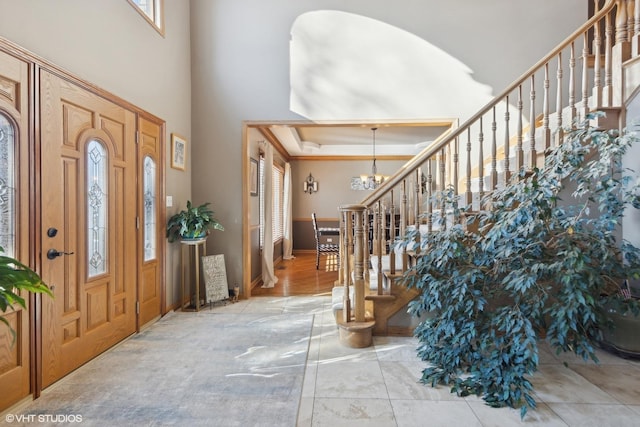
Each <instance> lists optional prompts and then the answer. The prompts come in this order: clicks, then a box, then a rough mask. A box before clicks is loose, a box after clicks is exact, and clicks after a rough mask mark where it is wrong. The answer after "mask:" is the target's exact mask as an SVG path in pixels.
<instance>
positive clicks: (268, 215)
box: [262, 144, 278, 288]
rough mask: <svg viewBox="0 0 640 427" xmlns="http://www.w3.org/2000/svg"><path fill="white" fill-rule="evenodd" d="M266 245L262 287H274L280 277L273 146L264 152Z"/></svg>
mask: <svg viewBox="0 0 640 427" xmlns="http://www.w3.org/2000/svg"><path fill="white" fill-rule="evenodd" d="M262 203H264V224H262V227H264V231H263V232H264V242H263V243H264V246H263V248H262V287H263V288H273V287H274V286H275V285H276V283H278V278H277V277H276V275H275V273H274V268H273V148H271V145H270V144H267V145H266V147H265V153H264V200H263V201H262Z"/></svg>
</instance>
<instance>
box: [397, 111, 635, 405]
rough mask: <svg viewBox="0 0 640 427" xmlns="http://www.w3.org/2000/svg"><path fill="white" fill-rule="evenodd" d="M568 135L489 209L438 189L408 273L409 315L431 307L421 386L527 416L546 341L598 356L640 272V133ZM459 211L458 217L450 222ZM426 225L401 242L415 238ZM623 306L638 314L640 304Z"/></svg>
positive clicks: (585, 129)
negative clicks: (624, 225)
mask: <svg viewBox="0 0 640 427" xmlns="http://www.w3.org/2000/svg"><path fill="white" fill-rule="evenodd" d="M589 118H592V117H589ZM564 139H565V140H564V142H563V143H562V144H561V145H560V146H558V147H557V148H555V149H554V150H552V151H550V152H549V153H548V155H547V157H546V161H545V165H544V167H542V168H540V169H538V168H536V169H534V170H533V171H529V172H527V173H525V172H524V171H521V172H520V173H519V174H518V175H517V176H516V177H514V178H513V179H512V180H511V181H510V182H508V183H506V184H505V186H504V187H503V188H501V189H497V190H495V191H493V192H492V193H491V194H489V195H487V196H486V197H485V198H484V200H483V203H482V206H484V207H486V209H484V210H480V211H479V212H475V213H474V212H465V209H464V208H461V207H459V206H458V199H457V197H456V195H455V194H454V193H453V191H451V190H450V191H448V192H444V193H443V194H439V195H438V197H440V199H439V200H438V201H437V205H438V206H444V209H445V210H444V212H446V213H447V215H440V219H441V221H442V224H441V227H440V229H439V230H438V231H434V232H433V233H430V234H429V235H427V236H425V237H423V238H421V239H420V256H419V257H417V259H416V263H415V265H414V266H413V267H412V268H411V269H410V270H409V272H408V274H407V275H406V283H407V286H409V287H414V288H417V289H419V290H420V291H421V294H420V295H419V296H418V298H417V299H416V300H414V301H413V302H412V303H411V304H410V306H409V310H410V312H412V313H413V314H416V315H421V314H425V313H429V314H430V317H429V318H428V319H427V320H425V321H424V322H422V323H421V324H420V325H419V326H418V327H417V328H416V330H415V335H416V336H417V337H418V339H419V341H420V347H419V348H418V356H419V357H421V358H422V359H423V360H424V361H426V362H428V363H429V365H430V366H429V367H428V368H426V369H424V370H423V375H422V382H424V383H428V384H432V385H436V384H445V385H449V386H451V390H452V392H457V393H458V394H460V395H462V396H466V395H469V394H477V395H479V396H481V397H482V398H483V399H484V400H485V401H486V402H487V404H488V405H490V406H495V407H500V406H510V407H519V408H520V409H521V416H522V417H524V415H525V414H526V412H527V408H528V407H531V408H535V406H536V404H535V400H534V399H533V396H532V394H533V393H532V390H533V385H532V383H531V382H530V380H529V377H530V375H532V374H533V373H534V372H535V371H536V370H537V367H538V342H539V341H540V340H546V341H547V342H548V344H549V345H550V346H551V347H552V348H553V349H555V350H556V351H557V352H563V351H565V352H566V351H570V352H574V353H575V354H577V355H578V356H581V357H582V358H584V359H588V358H591V359H593V360H594V361H597V358H596V356H595V346H596V345H598V343H599V340H600V338H599V337H600V336H601V334H602V330H603V329H604V328H606V327H609V326H610V325H611V324H612V321H611V316H610V313H609V312H608V310H609V307H610V304H611V303H612V302H614V301H617V300H619V299H620V297H619V292H618V290H619V286H620V284H621V283H623V282H624V280H625V279H638V278H640V249H638V248H637V247H635V246H634V245H632V244H630V243H629V242H626V241H622V242H621V241H620V238H619V237H620V224H621V220H622V217H623V215H624V212H625V209H626V208H628V207H633V208H639V207H640V203H639V200H638V194H640V183H639V182H635V184H633V182H632V181H633V180H632V178H631V176H630V175H629V174H628V173H624V171H623V168H622V157H623V155H624V153H625V152H626V150H627V148H628V147H629V146H631V144H638V143H639V140H638V138H637V137H636V136H635V135H634V133H632V132H628V133H625V134H623V135H622V136H619V135H617V133H616V132H614V131H609V132H604V131H599V130H596V129H593V128H591V127H589V122H588V121H585V122H584V123H582V124H580V125H578V126H577V127H576V129H575V130H573V131H570V130H567V133H566V134H565V138H564ZM452 216H453V217H456V218H457V219H458V221H454V223H455V225H453V226H451V225H446V224H445V222H444V221H445V220H447V219H448V220H449V221H450V220H451V217H452ZM447 217H449V218H447ZM463 218H467V221H469V220H471V221H474V222H475V224H474V225H477V227H466V226H465V225H464V224H463V223H462V222H463V221H462V219H463ZM469 218H471V219H469ZM417 233H418V231H416V230H412V231H410V232H408V233H407V236H405V238H404V239H403V241H402V242H400V244H404V245H407V246H408V245H410V244H412V243H413V242H415V241H416V238H417V237H418V236H416V234H417ZM624 304H625V305H626V306H628V307H629V308H630V310H631V312H636V313H637V311H638V309H637V307H638V305H637V301H635V300H634V299H626V300H625V301H624ZM613 330H614V331H615V328H614V329H613ZM619 331H620V329H619Z"/></svg>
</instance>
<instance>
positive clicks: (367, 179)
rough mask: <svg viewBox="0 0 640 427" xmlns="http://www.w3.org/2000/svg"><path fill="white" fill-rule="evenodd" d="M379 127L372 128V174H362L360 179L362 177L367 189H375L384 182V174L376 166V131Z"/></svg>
mask: <svg viewBox="0 0 640 427" xmlns="http://www.w3.org/2000/svg"><path fill="white" fill-rule="evenodd" d="M377 130H378V128H371V131H372V132H373V164H372V165H371V174H370V175H364V174H363V175H360V179H362V185H363V187H364V189H365V190H375V189H376V188H378V187H380V185H381V184H382V183H383V182H384V176H382V175H379V174H378V169H377V167H376V131H377Z"/></svg>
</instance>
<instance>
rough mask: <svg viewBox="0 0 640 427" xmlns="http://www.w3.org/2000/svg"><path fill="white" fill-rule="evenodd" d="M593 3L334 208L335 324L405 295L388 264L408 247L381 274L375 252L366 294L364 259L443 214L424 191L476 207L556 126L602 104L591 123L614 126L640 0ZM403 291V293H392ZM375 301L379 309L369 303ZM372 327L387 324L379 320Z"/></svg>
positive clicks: (344, 324) (551, 143)
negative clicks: (515, 70) (498, 89)
mask: <svg viewBox="0 0 640 427" xmlns="http://www.w3.org/2000/svg"><path fill="white" fill-rule="evenodd" d="M594 2H595V14H594V16H593V17H592V18H591V19H589V20H588V21H587V22H586V23H585V24H584V25H582V26H581V27H580V28H578V29H577V30H576V31H575V32H574V33H572V34H571V35H570V36H569V37H567V38H566V39H565V40H564V41H563V42H562V43H560V44H559V45H558V46H557V47H556V48H555V49H553V50H552V51H551V52H550V53H549V54H548V55H546V56H545V57H544V58H542V59H541V60H540V61H538V62H537V63H536V64H535V65H534V66H532V67H531V68H530V69H529V70H527V71H526V72H525V73H524V74H523V75H522V76H521V77H520V78H518V79H517V80H516V81H514V82H513V83H512V84H511V85H510V86H509V87H507V88H506V89H505V90H504V91H503V92H502V93H500V94H499V95H498V96H496V97H495V98H494V99H493V100H492V101H491V102H489V103H488V104H487V105H485V106H484V107H483V108H481V109H480V110H479V111H478V112H477V113H476V114H475V115H473V116H472V117H471V118H469V119H468V120H466V121H465V122H464V123H463V124H462V125H460V126H459V127H457V128H452V129H450V130H449V131H447V132H446V133H445V134H443V135H442V136H440V137H439V138H438V139H437V140H436V141H435V142H433V143H432V144H431V145H430V146H428V147H427V148H425V149H424V150H423V151H422V152H420V153H419V154H418V155H417V156H415V157H414V158H413V159H411V160H410V161H409V162H407V163H406V164H405V165H404V166H403V167H402V168H401V169H400V170H398V171H397V172H396V173H395V174H394V175H393V176H391V177H390V178H389V179H388V180H387V181H385V182H384V183H383V184H382V185H381V186H380V187H379V188H378V189H376V190H375V191H374V192H372V193H371V194H370V195H369V196H368V197H366V198H365V199H364V200H363V201H362V202H361V204H359V205H348V206H342V207H341V208H340V212H341V225H340V227H341V239H340V259H341V266H340V275H339V283H340V286H344V287H345V291H344V301H343V307H344V309H343V310H342V313H341V318H340V319H339V322H338V323H339V326H340V327H341V328H348V329H349V330H352V329H353V328H354V327H355V326H356V325H357V324H361V325H365V324H367V325H369V324H370V323H371V322H372V321H374V320H375V322H380V321H383V319H379V318H378V317H377V316H376V311H378V312H384V313H385V315H384V316H385V319H386V318H388V317H389V313H390V312H392V311H393V310H396V311H397V310H400V309H402V308H403V307H404V306H406V303H407V301H405V300H406V298H407V293H406V292H400V291H399V290H398V286H402V280H399V276H400V275H399V274H398V272H396V271H394V270H395V265H396V263H395V260H394V258H395V257H396V256H401V257H402V269H400V270H401V272H402V271H405V270H406V269H407V266H408V265H409V264H410V263H411V255H412V254H411V253H407V251H406V249H405V250H404V251H403V252H401V253H398V254H396V253H395V251H393V250H392V251H389V254H388V255H387V256H388V257H389V265H390V268H389V270H390V271H388V272H384V271H381V267H382V266H381V262H380V260H381V256H378V257H377V262H378V263H380V264H379V268H378V273H377V283H378V286H377V289H376V290H375V293H374V294H375V295H377V296H378V298H376V297H371V296H369V295H371V293H372V292H374V291H372V290H369V289H368V286H366V285H367V283H369V281H370V280H371V278H370V277H369V274H370V273H369V268H368V267H369V264H370V257H371V254H374V255H382V254H385V253H387V251H388V249H387V248H388V246H389V243H390V242H389V240H391V243H392V241H393V240H394V238H395V237H397V236H403V235H404V234H405V232H406V231H407V230H408V229H409V228H414V229H419V230H421V233H418V235H420V234H422V235H423V236H424V235H425V234H426V233H429V232H431V231H433V230H435V229H436V227H437V224H438V221H436V219H437V218H438V217H440V216H442V215H446V212H443V211H442V205H440V203H439V202H438V201H436V200H433V197H432V196H434V195H435V194H437V193H438V192H439V191H443V190H445V189H446V188H451V189H452V190H453V192H454V194H456V195H457V196H458V198H459V202H460V204H461V205H465V206H467V207H470V209H471V210H479V209H483V208H484V207H483V206H481V200H482V198H483V196H484V195H485V194H487V193H489V192H491V191H492V190H494V189H496V188H499V187H500V186H502V185H504V183H505V182H507V181H508V180H509V179H510V177H511V176H512V175H513V174H515V173H517V172H519V171H520V170H521V169H523V168H524V169H525V170H526V169H529V170H530V169H533V168H535V167H536V166H538V165H542V162H543V161H544V153H545V151H546V150H548V149H550V148H552V147H555V146H557V145H558V144H559V143H560V142H561V141H562V135H563V130H562V129H563V128H565V127H571V126H575V124H576V123H578V122H579V121H580V120H583V119H584V118H585V117H586V115H587V113H588V112H590V111H594V110H604V111H606V112H607V117H606V119H604V120H602V121H601V122H599V123H597V124H596V125H598V126H601V127H605V128H620V112H621V110H622V106H623V87H622V85H623V81H624V78H623V77H624V76H623V63H624V62H625V61H627V60H628V59H630V58H632V57H635V56H639V53H640V0H637V1H634V0H607V1H605V2H604V4H603V5H601V3H602V1H599V0H594ZM397 217H399V223H398V224H396V218H397ZM385 275H386V278H387V279H388V280H385ZM383 282H387V286H386V287H385V286H382V283H383ZM350 286H353V288H354V292H352V295H353V300H354V301H351V300H350V298H351V297H350V293H349V292H348V290H349V287H350ZM401 293H403V294H404V295H405V298H404V299H403V298H392V297H393V296H394V295H396V296H397V295H400V294H401ZM384 295H388V296H391V297H388V298H384V297H383V296H384ZM368 296H369V297H368ZM414 296H415V295H414ZM408 297H411V295H409V296H408ZM368 300H370V301H371V302H373V307H371V306H369V305H367V301H368ZM383 304H386V306H384V309H379V310H376V305H380V306H382V305H383ZM389 304H392V305H393V307H392V308H390V307H389ZM403 304H404V306H403ZM384 321H385V322H386V320H384ZM371 330H374V331H377V332H380V331H386V330H387V328H386V325H377V326H375V328H374V326H371ZM365 333H370V332H368V331H367V332H365ZM361 341H362V342H360V344H362V343H363V342H366V341H367V339H366V338H365V339H364V340H361Z"/></svg>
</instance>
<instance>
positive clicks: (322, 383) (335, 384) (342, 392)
mask: <svg viewBox="0 0 640 427" xmlns="http://www.w3.org/2000/svg"><path fill="white" fill-rule="evenodd" d="M318 397H343V398H349V397H359V398H371V399H388V398H389V395H388V394H387V388H386V386H385V383H384V378H383V377H382V372H381V371H380V366H379V365H378V362H360V363H352V362H335V363H323V362H322V361H321V362H320V363H319V364H318V375H317V378H316V398H318Z"/></svg>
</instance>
